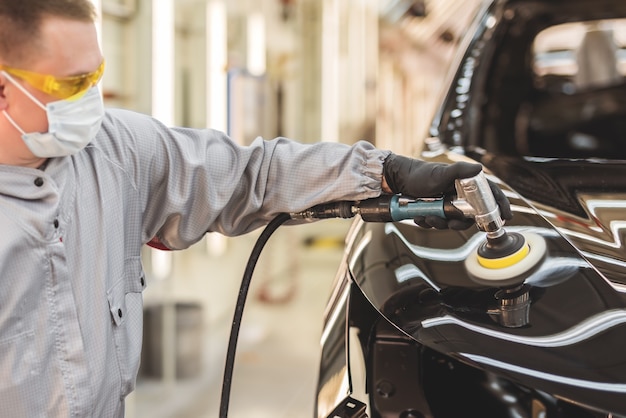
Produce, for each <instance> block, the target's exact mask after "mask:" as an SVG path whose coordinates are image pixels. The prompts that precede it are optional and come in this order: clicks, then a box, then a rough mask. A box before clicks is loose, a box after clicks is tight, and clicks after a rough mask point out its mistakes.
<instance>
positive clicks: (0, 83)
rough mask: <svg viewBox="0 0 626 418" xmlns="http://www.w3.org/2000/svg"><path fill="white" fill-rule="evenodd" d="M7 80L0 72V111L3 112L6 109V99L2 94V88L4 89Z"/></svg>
mask: <svg viewBox="0 0 626 418" xmlns="http://www.w3.org/2000/svg"><path fill="white" fill-rule="evenodd" d="M8 82H9V80H7V78H6V77H5V76H4V74H2V73H1V72H0V111H2V110H5V109H6V108H7V98H6V95H5V94H4V88H5V87H6V85H7V83H8Z"/></svg>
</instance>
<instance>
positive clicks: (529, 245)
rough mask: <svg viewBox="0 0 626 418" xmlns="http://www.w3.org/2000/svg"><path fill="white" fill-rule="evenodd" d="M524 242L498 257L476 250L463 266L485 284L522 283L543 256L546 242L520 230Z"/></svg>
mask: <svg viewBox="0 0 626 418" xmlns="http://www.w3.org/2000/svg"><path fill="white" fill-rule="evenodd" d="M519 235H521V236H522V237H523V239H524V240H525V242H524V243H523V245H521V246H520V247H519V249H518V250H516V251H515V252H514V253H512V254H507V255H506V256H503V257H500V258H486V257H483V256H481V255H479V252H478V251H475V252H473V253H472V254H470V256H469V257H467V259H465V268H466V270H467V272H468V273H469V275H470V276H471V278H472V279H473V280H474V281H475V282H477V283H480V284H484V285H487V286H496V287H505V286H513V285H517V284H520V283H523V282H524V280H526V278H527V277H528V275H529V274H530V273H531V270H533V268H534V267H536V266H537V265H538V264H539V263H540V262H541V261H542V260H543V258H544V256H545V254H546V250H547V246H546V242H545V240H544V238H543V237H542V236H540V235H537V234H534V233H532V232H521V233H520V234H519Z"/></svg>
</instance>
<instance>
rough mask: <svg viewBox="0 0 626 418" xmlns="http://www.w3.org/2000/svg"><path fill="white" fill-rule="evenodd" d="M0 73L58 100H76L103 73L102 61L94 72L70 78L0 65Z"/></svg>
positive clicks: (98, 79) (95, 82) (97, 80)
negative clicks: (19, 80) (13, 77)
mask: <svg viewBox="0 0 626 418" xmlns="http://www.w3.org/2000/svg"><path fill="white" fill-rule="evenodd" d="M0 71H6V72H7V73H9V74H11V75H12V76H15V77H19V78H21V79H22V80H24V81H26V82H27V83H28V84H30V85H31V86H33V87H34V88H36V89H37V90H39V91H42V92H44V93H46V94H49V95H51V96H54V97H56V98H59V99H70V100H71V99H78V98H80V97H81V96H82V95H83V94H85V93H86V92H87V90H89V89H90V88H91V87H93V86H95V85H96V84H98V82H99V81H100V79H101V78H102V74H103V73H104V60H102V63H101V64H100V66H99V67H98V69H97V70H96V71H93V72H91V73H87V74H81V75H77V76H72V77H54V76H52V75H48V74H39V73H34V72H32V71H26V70H20V69H18V68H12V67H7V66H6V65H1V64H0Z"/></svg>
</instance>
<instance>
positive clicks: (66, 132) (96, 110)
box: [2, 72, 104, 158]
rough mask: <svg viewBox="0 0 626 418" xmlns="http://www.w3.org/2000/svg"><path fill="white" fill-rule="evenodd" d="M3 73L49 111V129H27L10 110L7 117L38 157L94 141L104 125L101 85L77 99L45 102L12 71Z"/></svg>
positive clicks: (56, 154)
mask: <svg viewBox="0 0 626 418" xmlns="http://www.w3.org/2000/svg"><path fill="white" fill-rule="evenodd" d="M3 75H4V76H5V77H6V78H7V79H8V80H9V81H11V83H13V85H15V86H16V87H17V88H18V89H20V90H21V91H22V92H23V93H24V94H25V95H26V96H27V97H28V98H29V99H31V100H32V101H33V102H34V103H35V104H37V105H38V106H39V107H41V108H42V109H43V110H45V111H46V114H47V115H48V132H46V133H41V132H29V133H27V132H24V130H23V129H22V128H21V127H20V126H19V125H18V124H17V123H15V121H14V120H13V118H12V117H11V116H9V114H8V113H7V112H6V111H4V110H3V111H2V113H3V114H4V116H5V117H6V118H7V120H8V121H9V122H10V123H11V124H12V125H13V126H14V127H15V129H17V130H18V131H19V132H20V133H21V134H22V139H23V140H24V142H25V143H26V145H27V146H28V148H29V149H30V151H31V152H32V153H33V154H34V155H35V156H37V157H41V158H51V157H63V156H66V155H73V154H76V153H77V152H78V151H80V150H81V149H83V148H85V146H86V145H87V144H88V143H89V142H91V140H92V139H94V137H95V136H96V134H97V133H98V131H99V130H100V126H101V125H102V119H103V118H104V104H103V103H102V96H101V95H100V90H99V89H98V87H97V86H94V87H91V88H90V89H89V90H88V91H87V93H85V95H84V96H83V97H81V98H79V99H77V100H58V101H55V102H50V103H48V104H47V105H45V106H44V105H43V103H41V102H40V101H39V100H37V99H36V98H35V97H34V96H33V95H32V94H30V93H29V92H28V90H26V89H25V88H24V87H23V86H22V85H20V84H19V83H17V82H16V81H15V80H14V79H13V78H12V77H11V76H10V75H9V74H7V73H6V72H3Z"/></svg>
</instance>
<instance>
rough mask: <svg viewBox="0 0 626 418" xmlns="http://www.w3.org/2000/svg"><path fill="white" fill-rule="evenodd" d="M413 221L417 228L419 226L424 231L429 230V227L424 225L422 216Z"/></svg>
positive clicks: (424, 221)
mask: <svg viewBox="0 0 626 418" xmlns="http://www.w3.org/2000/svg"><path fill="white" fill-rule="evenodd" d="M413 221H414V222H415V223H416V224H417V226H420V227H422V228H424V229H430V225H428V224H427V223H426V220H425V219H424V217H423V216H417V217H416V218H414V219H413Z"/></svg>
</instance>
